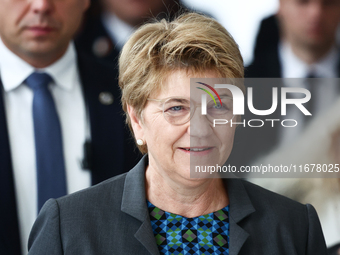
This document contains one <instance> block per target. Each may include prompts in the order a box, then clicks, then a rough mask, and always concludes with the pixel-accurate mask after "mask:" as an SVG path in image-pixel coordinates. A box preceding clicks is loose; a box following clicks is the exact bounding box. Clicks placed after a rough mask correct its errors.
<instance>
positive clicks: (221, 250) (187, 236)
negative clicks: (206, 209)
mask: <svg viewBox="0 0 340 255" xmlns="http://www.w3.org/2000/svg"><path fill="white" fill-rule="evenodd" d="M147 204H148V209H149V214H150V220H151V226H152V230H153V233H154V235H155V239H156V243H157V245H158V249H159V252H160V254H165V255H170V254H171V255H172V254H174V255H188V254H201V255H203V254H204V255H208V254H216V255H218V254H224V255H225V254H227V255H228V254H229V205H228V206H226V207H224V208H223V209H221V210H218V211H217V212H213V213H209V214H206V215H202V216H198V217H195V218H186V217H183V216H180V215H176V214H173V213H169V212H165V211H163V210H161V209H159V208H157V207H156V206H154V205H153V204H151V203H150V202H149V201H147Z"/></svg>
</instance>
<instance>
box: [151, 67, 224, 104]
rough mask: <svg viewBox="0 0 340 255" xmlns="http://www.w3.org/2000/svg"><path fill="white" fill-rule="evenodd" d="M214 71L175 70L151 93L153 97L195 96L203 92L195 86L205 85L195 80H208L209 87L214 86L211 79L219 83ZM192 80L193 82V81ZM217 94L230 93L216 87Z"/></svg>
mask: <svg viewBox="0 0 340 255" xmlns="http://www.w3.org/2000/svg"><path fill="white" fill-rule="evenodd" d="M218 77H219V75H218V74H217V72H216V71H213V70H208V71H206V72H203V73H193V72H191V71H188V70H182V69H181V70H176V71H173V72H171V73H170V74H169V75H168V76H167V78H166V79H164V81H163V83H162V84H161V86H160V88H159V90H158V91H155V93H153V94H152V97H153V98H156V97H157V98H167V97H178V96H180V97H197V96H200V95H201V94H202V93H205V92H204V90H198V89H197V87H204V88H206V87H205V86H203V85H201V84H199V83H197V82H196V81H197V80H200V79H202V83H203V82H204V81H206V80H209V81H210V83H211V84H210V85H208V86H211V87H214V85H215V84H212V82H213V81H216V82H217V81H218V82H219V83H220V80H221V79H220V78H218ZM193 78H194V79H193ZM193 80H194V81H195V82H193ZM216 92H217V93H218V94H220V93H221V95H229V96H231V93H230V91H229V90H227V89H216Z"/></svg>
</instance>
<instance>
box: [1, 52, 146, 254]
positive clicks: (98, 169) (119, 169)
mask: <svg viewBox="0 0 340 255" xmlns="http://www.w3.org/2000/svg"><path fill="white" fill-rule="evenodd" d="M78 64H79V71H80V77H81V83H82V86H83V92H84V98H85V102H86V107H87V109H88V111H89V117H90V125H91V151H90V152H89V155H88V161H89V162H90V163H91V164H90V171H91V174H92V184H97V183H99V182H101V181H103V180H106V179H108V178H110V177H112V176H115V175H118V174H121V173H124V172H126V171H128V170H129V169H131V168H132V167H133V166H134V165H135V164H136V163H137V162H138V160H139V159H140V155H139V153H138V152H137V149H136V148H135V145H134V141H133V140H132V138H131V135H130V133H129V131H128V129H127V128H126V126H125V124H124V123H125V118H124V117H123V115H122V109H121V103H120V90H119V88H118V84H117V77H118V74H117V70H116V69H113V68H112V67H108V66H106V65H105V64H102V63H100V62H98V61H97V60H95V59H90V58H88V57H86V56H84V55H82V54H78ZM101 92H109V93H111V94H112V95H113V97H114V102H113V103H112V104H110V105H105V104H102V103H101V102H100V100H99V94H100V93H101ZM2 93H3V87H2V84H1V80H0V205H1V207H2V209H1V210H0V219H1V221H0V254H3V255H20V254H21V251H20V237H19V227H18V219H17V208H16V200H15V199H16V198H15V190H14V180H13V172H12V162H11V154H10V145H9V139H8V130H7V123H6V116H5V109H4V102H3V95H2ZM32 199H34V198H32Z"/></svg>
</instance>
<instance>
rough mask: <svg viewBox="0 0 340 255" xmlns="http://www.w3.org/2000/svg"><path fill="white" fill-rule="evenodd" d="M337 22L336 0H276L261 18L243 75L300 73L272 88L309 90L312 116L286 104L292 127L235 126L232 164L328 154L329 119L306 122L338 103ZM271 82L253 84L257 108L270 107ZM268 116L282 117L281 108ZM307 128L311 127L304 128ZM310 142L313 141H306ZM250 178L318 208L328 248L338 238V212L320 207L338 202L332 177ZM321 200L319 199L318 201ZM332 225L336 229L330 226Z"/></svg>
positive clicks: (339, 0)
mask: <svg viewBox="0 0 340 255" xmlns="http://www.w3.org/2000/svg"><path fill="white" fill-rule="evenodd" d="M339 24H340V0H280V2H279V10H278V13H277V14H276V15H273V16H270V17H268V18H266V19H264V20H263V21H262V23H261V26H260V30H259V33H258V36H257V40H256V46H255V50H254V60H253V62H252V64H251V65H250V66H249V67H248V68H246V71H245V74H246V77H248V78H254V77H255V78H269V77H273V78H300V79H299V80H298V79H296V80H294V79H285V80H281V81H278V82H277V83H275V85H272V87H279V88H280V87H290V86H297V87H303V88H306V89H308V90H309V91H310V92H311V94H312V100H311V101H310V102H309V104H308V107H309V108H308V110H309V111H310V112H311V113H312V115H313V118H316V119H317V120H315V121H314V120H312V121H310V120H309V119H308V117H307V118H305V117H304V116H303V115H302V114H301V112H299V110H298V109H297V108H294V109H293V108H291V109H289V108H288V109H287V116H286V117H285V118H287V119H289V118H291V119H296V120H297V121H298V126H297V127H294V128H281V127H278V128H272V127H268V128H260V129H257V130H256V129H240V130H239V131H240V132H239V133H237V134H236V137H237V138H238V137H239V138H240V139H238V140H239V141H240V140H242V139H243V142H240V143H239V144H236V146H235V148H234V150H233V152H234V154H232V155H231V160H230V163H231V164H236V165H239V164H240V162H242V164H245V162H248V165H252V164H258V163H259V164H261V163H265V162H272V163H273V164H274V163H276V164H279V165H280V164H282V163H283V162H292V163H294V162H296V159H297V158H298V159H300V161H299V162H300V163H301V161H304V163H311V162H315V160H316V159H318V160H319V161H318V163H324V162H323V160H324V159H325V158H330V157H329V156H330V155H328V154H329V153H330V144H331V143H330V142H328V141H330V140H332V139H333V137H334V132H335V131H334V130H333V131H334V132H327V133H325V132H324V131H325V129H328V130H329V129H332V128H334V125H333V124H331V123H330V122H329V121H327V122H323V125H324V126H323V127H319V128H320V130H317V129H316V128H314V129H313V128H312V127H309V125H310V124H311V123H312V122H313V123H315V122H318V120H320V118H323V117H324V116H325V115H327V114H328V113H329V111H330V110H331V109H336V107H338V106H339V105H338V104H336V101H337V99H338V95H339V92H340V84H339V82H338V80H336V79H335V78H338V77H340V51H339V45H337V39H336V38H337V31H338V30H337V29H338V27H339ZM316 78H322V79H316ZM297 84H298V85H297ZM272 87H271V86H267V87H266V86H263V87H260V88H254V90H256V89H258V90H257V91H258V94H257V95H255V99H254V102H255V103H254V105H256V108H257V109H268V108H269V107H270V103H271V93H272ZM268 101H270V102H268ZM268 103H269V107H268ZM305 106H307V104H306V105H305ZM267 117H268V118H270V119H280V118H282V116H281V115H280V111H276V112H275V113H273V114H272V115H270V116H267ZM333 117H334V116H333ZM251 118H253V117H252V116H251V115H250V114H248V115H246V116H245V119H251ZM310 129H312V130H313V132H308V130H310ZM321 129H322V131H321ZM237 138H236V139H237ZM308 141H309V142H308ZM310 141H317V142H315V143H313V144H311V143H310ZM320 141H323V142H322V143H320ZM325 141H327V143H326V144H325ZM299 144H300V146H298V145H299ZM320 144H323V146H320ZM315 151H317V152H318V153H317V154H319V155H320V156H319V157H316V156H315V153H313V152H315ZM268 154H269V155H268ZM313 155H314V156H313ZM327 155H328V156H327ZM284 160H287V161H284ZM255 162H256V163H255ZM332 162H333V163H334V161H332ZM254 182H256V183H257V184H260V185H262V186H264V187H266V188H269V189H272V190H274V191H276V192H279V193H281V194H284V195H287V196H289V197H290V198H293V199H296V200H297V201H300V202H303V203H306V202H309V203H312V204H315V205H316V209H317V211H318V213H320V214H321V215H322V216H321V219H322V220H321V222H322V225H323V228H324V232H325V236H326V242H327V245H328V247H332V246H334V245H336V244H337V243H339V242H340V232H337V231H340V226H338V225H336V224H337V223H336V222H338V221H339V219H340V216H336V215H337V213H338V211H337V210H335V211H334V210H331V211H329V214H328V215H327V214H325V213H324V212H325V211H327V209H325V208H328V207H329V205H330V204H332V206H333V207H336V206H337V204H338V202H335V203H333V202H334V201H336V199H338V198H339V197H338V195H337V194H338V193H337V192H339V191H338V190H339V187H338V186H337V185H338V182H337V181H334V185H328V184H327V182H324V181H323V180H321V179H314V180H312V179H309V180H307V179H306V180H305V179H299V180H293V179H289V180H287V181H282V179H278V180H268V179H263V180H261V179H257V180H256V179H254ZM316 183H317V184H316ZM332 183H333V182H332ZM293 186H294V188H293ZM329 186H332V188H331V189H332V190H333V191H334V190H335V191H336V192H335V193H333V195H334V194H335V195H334V196H332V197H333V198H332V199H328V198H329V196H328V195H327V194H326V193H327V189H328V187H329ZM298 187H300V188H298ZM302 187H313V188H312V189H310V190H313V189H314V193H313V194H314V195H315V196H309V195H308V196H307V195H305V194H306V193H308V192H305V191H303V188H302ZM308 190H309V189H308ZM316 194H318V195H316ZM302 197H303V199H302ZM306 197H308V198H307V199H306ZM334 197H336V199H334ZM320 201H324V204H323V205H322V206H320V203H319V202H320ZM334 212H336V213H334ZM329 215H332V217H329ZM325 219H328V221H326V220H325ZM330 226H331V227H330ZM335 226H336V228H337V230H336V232H334V228H333V227H335Z"/></svg>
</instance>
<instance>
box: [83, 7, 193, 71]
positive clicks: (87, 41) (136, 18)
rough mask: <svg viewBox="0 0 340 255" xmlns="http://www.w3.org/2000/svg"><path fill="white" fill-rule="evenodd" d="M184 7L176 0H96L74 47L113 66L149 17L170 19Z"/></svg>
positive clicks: (184, 8)
mask: <svg viewBox="0 0 340 255" xmlns="http://www.w3.org/2000/svg"><path fill="white" fill-rule="evenodd" d="M186 9H187V8H186V7H185V6H184V5H183V4H181V3H180V1H179V0H143V1H131V0H97V1H94V4H93V5H92V7H91V10H90V12H89V15H88V19H86V21H85V24H84V26H83V28H82V29H81V32H80V34H79V36H78V37H77V40H76V44H77V46H78V47H79V48H80V49H82V50H83V51H84V52H87V53H88V54H90V55H93V56H95V57H97V58H100V59H104V60H107V61H108V63H110V64H112V65H114V66H116V65H117V58H118V54H119V51H120V50H121V48H122V47H123V45H124V44H125V42H126V41H127V39H128V38H129V36H130V35H131V34H132V33H133V32H134V31H135V30H136V29H137V28H138V27H139V26H140V25H142V24H143V23H145V22H146V21H148V20H149V19H150V18H157V19H162V18H167V19H170V20H172V19H173V18H174V17H175V15H176V14H178V12H180V11H183V10H186Z"/></svg>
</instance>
